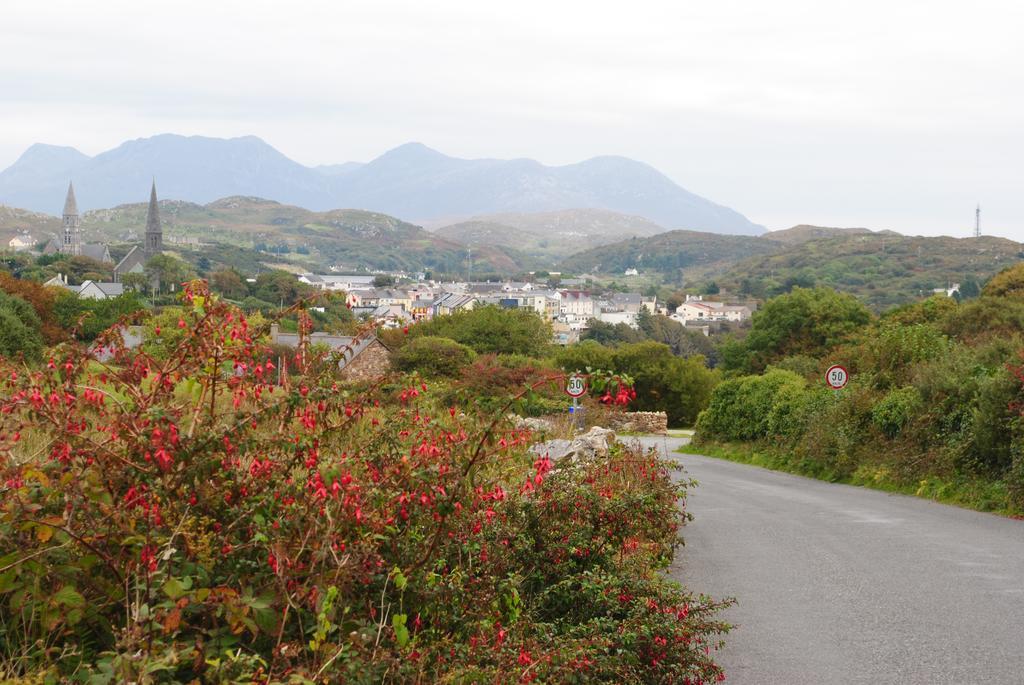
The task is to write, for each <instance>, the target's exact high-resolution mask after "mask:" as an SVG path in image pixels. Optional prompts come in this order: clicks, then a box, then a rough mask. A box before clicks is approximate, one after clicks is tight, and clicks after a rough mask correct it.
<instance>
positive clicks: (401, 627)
mask: <svg viewBox="0 0 1024 685" xmlns="http://www.w3.org/2000/svg"><path fill="white" fill-rule="evenodd" d="M408 618H409V617H408V616H406V615H405V614H394V615H393V616H392V617H391V627H392V628H394V629H395V640H396V641H397V642H398V646H399V647H405V646H406V645H407V644H409V629H408V628H406V627H405V622H406V620H407V619H408Z"/></svg>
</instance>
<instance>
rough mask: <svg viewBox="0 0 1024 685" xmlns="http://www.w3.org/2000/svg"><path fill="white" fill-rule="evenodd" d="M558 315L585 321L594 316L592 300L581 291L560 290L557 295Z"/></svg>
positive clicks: (586, 293) (587, 294)
mask: <svg viewBox="0 0 1024 685" xmlns="http://www.w3.org/2000/svg"><path fill="white" fill-rule="evenodd" d="M559 294H560V295H561V301H560V303H559V313H560V314H562V315H563V316H567V317H572V318H577V319H583V320H587V319H590V318H592V317H593V316H594V298H592V297H591V296H590V293H588V292H584V291H582V290H562V291H560V293H559Z"/></svg>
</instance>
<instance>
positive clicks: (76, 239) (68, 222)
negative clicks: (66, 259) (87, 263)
mask: <svg viewBox="0 0 1024 685" xmlns="http://www.w3.org/2000/svg"><path fill="white" fill-rule="evenodd" d="M61 224H62V226H63V229H64V234H63V236H61V245H60V251H61V252H63V253H64V254H70V255H80V254H82V218H81V217H80V216H78V203H77V202H76V201H75V186H74V184H73V183H71V182H68V196H67V199H65V200H64V217H63V219H62V221H61Z"/></svg>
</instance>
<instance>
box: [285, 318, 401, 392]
mask: <svg viewBox="0 0 1024 685" xmlns="http://www.w3.org/2000/svg"><path fill="white" fill-rule="evenodd" d="M270 342H271V343H273V344H277V345H284V346H286V347H297V346H298V344H299V334H298V333H282V332H281V329H280V328H279V327H278V325H277V324H272V325H271V326H270ZM309 344H310V346H313V345H327V346H328V347H330V348H331V349H332V350H340V351H342V352H343V356H342V359H341V361H340V362H339V364H338V368H339V369H341V375H342V377H343V378H344V379H345V380H350V381H366V380H372V379H375V378H380V377H381V376H383V375H384V374H386V373H387V372H388V371H390V370H391V350H390V349H388V347H387V345H385V344H384V343H383V342H381V340H380V338H378V337H377V336H375V335H364V336H359V337H352V336H348V335H333V334H331V333H311V334H310V335H309Z"/></svg>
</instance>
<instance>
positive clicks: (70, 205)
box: [64, 181, 78, 216]
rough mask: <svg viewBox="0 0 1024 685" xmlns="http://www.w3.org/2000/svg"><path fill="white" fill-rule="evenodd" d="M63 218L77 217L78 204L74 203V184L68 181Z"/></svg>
mask: <svg viewBox="0 0 1024 685" xmlns="http://www.w3.org/2000/svg"><path fill="white" fill-rule="evenodd" d="M64 216H78V202H76V201H75V184H74V183H73V182H71V181H68V197H67V199H66V200H64Z"/></svg>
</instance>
